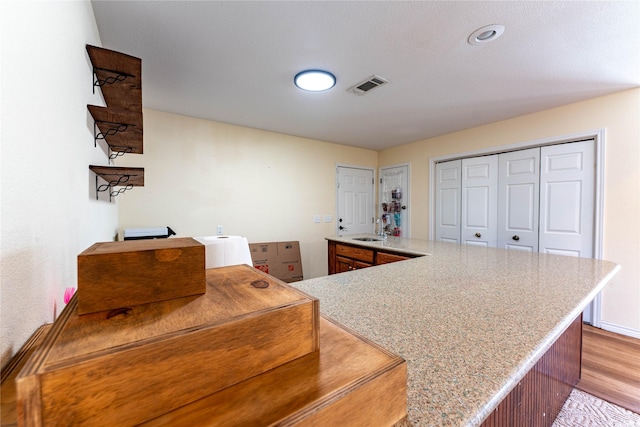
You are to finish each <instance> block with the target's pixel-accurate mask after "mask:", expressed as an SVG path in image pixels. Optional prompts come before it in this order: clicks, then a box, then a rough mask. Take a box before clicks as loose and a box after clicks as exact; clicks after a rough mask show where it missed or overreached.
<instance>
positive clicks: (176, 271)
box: [78, 238, 207, 314]
mask: <svg viewBox="0 0 640 427" xmlns="http://www.w3.org/2000/svg"><path fill="white" fill-rule="evenodd" d="M206 285H207V283H206V279H205V259H204V245H203V244H202V243H200V242H198V241H196V240H194V239H191V238H178V239H153V240H126V241H122V242H104V243H96V244H94V245H92V246H91V247H89V248H88V249H87V250H85V251H84V252H82V253H81V254H80V255H78V313H79V314H88V313H95V312H99V311H106V310H114V309H118V308H124V307H131V306H134V305H139V304H147V303H150V302H157V301H164V300H168V299H172V298H181V297H186V296H191V295H200V294H204V293H205V289H206Z"/></svg>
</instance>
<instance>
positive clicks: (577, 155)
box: [540, 140, 595, 258]
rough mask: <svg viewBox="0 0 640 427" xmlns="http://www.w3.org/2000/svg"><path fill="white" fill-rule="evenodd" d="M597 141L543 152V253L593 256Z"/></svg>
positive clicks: (543, 149)
mask: <svg viewBox="0 0 640 427" xmlns="http://www.w3.org/2000/svg"><path fill="white" fill-rule="evenodd" d="M594 197H595V147H594V141H593V140H589V141H581V142H574V143H571V144H561V145H553V146H548V147H542V148H541V151H540V252H544V253H550V254H557V255H569V256H578V257H588V258H591V257H593V235H594V209H593V206H594Z"/></svg>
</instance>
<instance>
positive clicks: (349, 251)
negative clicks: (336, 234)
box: [336, 245, 373, 264]
mask: <svg viewBox="0 0 640 427" xmlns="http://www.w3.org/2000/svg"><path fill="white" fill-rule="evenodd" d="M336 255H342V256H345V257H349V258H353V259H357V260H359V261H364V262H368V263H370V264H373V250H371V249H363V248H358V247H355V246H347V245H336Z"/></svg>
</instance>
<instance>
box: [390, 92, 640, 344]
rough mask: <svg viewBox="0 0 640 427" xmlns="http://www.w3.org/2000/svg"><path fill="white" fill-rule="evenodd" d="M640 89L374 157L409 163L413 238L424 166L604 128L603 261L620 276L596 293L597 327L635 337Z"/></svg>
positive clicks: (638, 330)
mask: <svg viewBox="0 0 640 427" xmlns="http://www.w3.org/2000/svg"><path fill="white" fill-rule="evenodd" d="M639 118H640V89H632V90H628V91H624V92H619V93H616V94H612V95H608V96H603V97H599V98H594V99H590V100H587V101H583V102H578V103H575V104H570V105H566V106H563V107H558V108H553V109H550V110H546V111H542V112H539V113H535V114H528V115H525V116H521V117H517V118H514V119H511V120H505V121H502V122H497V123H492V124H489V125H486V126H481V127H477V128H473V129H468V130H465V131H461V132H456V133H452V134H448V135H444V136H441V137H437V138H432V139H427V140H424V141H419V142H415V143H412V144H407V145H404V146H400V147H395V148H391V149H388V150H384V151H381V152H380V158H379V161H380V165H381V166H385V165H391V164H397V163H402V162H407V161H411V162H412V167H411V173H412V176H411V194H412V204H411V225H412V227H411V235H412V236H413V237H416V238H428V237H429V215H428V212H429V211H428V208H429V206H428V201H429V188H430V187H429V186H430V184H429V175H428V174H429V159H430V158H432V157H439V156H444V155H448V154H453V153H463V152H467V151H473V150H478V149H483V148H488V147H498V146H502V145H509V144H515V143H521V142H528V141H536V140H541V139H547V138H553V137H561V136H564V135H571V134H577V133H585V132H587V131H592V130H597V129H605V144H606V146H605V177H604V183H605V189H604V238H603V240H604V242H603V246H604V248H603V258H604V259H607V260H610V261H614V262H617V263H618V264H620V265H621V266H622V270H621V271H620V273H618V275H617V276H616V277H614V279H613V280H612V281H611V283H610V284H609V285H608V286H607V287H606V288H605V290H604V291H603V294H602V326H603V328H606V329H610V330H614V331H616V332H622V333H626V334H627V335H632V336H640V119H639Z"/></svg>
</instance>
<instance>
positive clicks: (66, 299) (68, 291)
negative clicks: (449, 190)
mask: <svg viewBox="0 0 640 427" xmlns="http://www.w3.org/2000/svg"><path fill="white" fill-rule="evenodd" d="M75 293H76V288H67V289H65V290H64V303H65V304H69V301H71V297H72V296H73V294H75Z"/></svg>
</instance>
